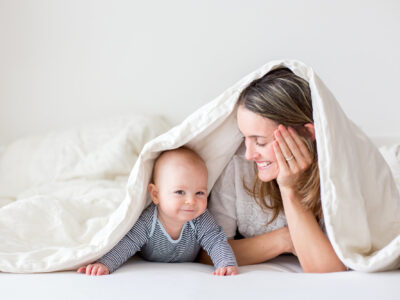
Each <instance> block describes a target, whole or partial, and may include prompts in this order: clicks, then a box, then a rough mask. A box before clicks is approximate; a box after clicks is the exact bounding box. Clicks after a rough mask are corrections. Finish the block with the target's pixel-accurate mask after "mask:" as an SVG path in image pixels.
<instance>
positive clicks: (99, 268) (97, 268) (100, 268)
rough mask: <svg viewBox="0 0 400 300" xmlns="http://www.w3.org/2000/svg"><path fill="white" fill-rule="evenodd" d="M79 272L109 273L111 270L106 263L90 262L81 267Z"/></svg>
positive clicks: (91, 273)
mask: <svg viewBox="0 0 400 300" xmlns="http://www.w3.org/2000/svg"><path fill="white" fill-rule="evenodd" d="M77 272H78V273H86V275H108V274H110V271H109V270H108V268H107V266H106V265H103V264H102V263H94V264H89V265H87V266H83V267H80V268H79V269H78V271H77Z"/></svg>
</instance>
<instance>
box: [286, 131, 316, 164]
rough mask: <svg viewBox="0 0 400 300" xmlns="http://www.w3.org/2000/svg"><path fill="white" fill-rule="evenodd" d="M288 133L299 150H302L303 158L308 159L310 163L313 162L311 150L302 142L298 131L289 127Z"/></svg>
mask: <svg viewBox="0 0 400 300" xmlns="http://www.w3.org/2000/svg"><path fill="white" fill-rule="evenodd" d="M288 132H289V133H290V135H291V136H292V139H293V140H294V141H295V143H296V145H297V147H298V149H299V150H300V152H301V154H302V156H303V157H304V158H305V159H307V160H308V161H312V155H311V153H310V150H309V149H308V148H307V146H306V145H305V143H304V142H303V141H302V139H301V138H300V136H299V135H298V133H297V132H296V130H294V129H293V128H291V127H288Z"/></svg>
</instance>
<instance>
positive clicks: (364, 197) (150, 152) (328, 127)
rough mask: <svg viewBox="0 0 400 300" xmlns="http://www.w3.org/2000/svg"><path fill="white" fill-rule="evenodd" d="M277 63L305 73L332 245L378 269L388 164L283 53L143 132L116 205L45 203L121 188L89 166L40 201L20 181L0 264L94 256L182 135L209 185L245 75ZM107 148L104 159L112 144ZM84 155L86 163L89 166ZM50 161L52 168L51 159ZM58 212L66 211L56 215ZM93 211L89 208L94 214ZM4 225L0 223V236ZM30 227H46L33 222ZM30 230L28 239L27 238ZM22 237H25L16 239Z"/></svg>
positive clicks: (44, 266)
mask: <svg viewBox="0 0 400 300" xmlns="http://www.w3.org/2000/svg"><path fill="white" fill-rule="evenodd" d="M280 66H286V67H288V68H290V69H291V70H292V71H293V72H294V73H295V74H297V75H299V76H300V77H302V78H304V79H306V80H307V81H308V82H309V83H310V88H311V94H312V99H313V106H314V121H315V129H316V139H317V147H318V154H319V166H320V176H321V187H322V188H321V192H322V206H323V212H324V216H325V226H326V230H327V234H328V237H329V239H330V241H331V242H332V245H333V247H334V249H335V251H336V253H337V254H338V256H339V258H340V259H341V260H342V261H343V262H344V263H345V264H346V265H347V266H349V267H350V268H352V269H354V270H362V271H380V270H388V269H393V268H397V267H399V257H400V238H399V234H400V222H399V221H400V196H399V192H398V190H397V188H396V185H395V183H394V180H393V176H392V174H391V172H390V169H389V167H388V165H387V164H386V162H385V160H384V159H383V157H382V156H381V154H380V153H379V151H378V149H377V148H376V147H375V146H374V145H373V144H372V142H370V140H369V139H368V138H367V137H366V136H365V134H363V133H362V132H361V130H359V129H358V128H357V127H356V126H355V125H354V124H353V123H352V122H351V121H350V120H349V119H348V118H347V117H346V115H345V114H344V112H343V111H342V110H341V108H340V106H339V104H338V103H337V101H336V100H335V98H334V96H333V95H332V94H331V93H330V92H329V90H328V89H327V88H326V87H325V85H324V84H323V83H322V81H321V80H320V79H319V78H318V77H317V75H316V74H315V73H314V71H313V70H312V69H311V68H309V67H307V66H305V65H304V64H303V63H301V62H298V61H293V60H285V61H273V62H270V63H268V64H266V65H264V66H262V67H261V68H260V69H258V70H256V71H254V72H253V73H251V74H249V75H248V76H246V77H244V78H243V79H242V80H240V81H239V82H238V83H236V84H235V85H234V86H233V87H231V88H229V89H228V90H227V91H225V92H224V93H223V94H222V95H220V96H219V97H218V98H216V99H215V100H214V101H212V102H210V103H208V104H207V105H205V106H203V107H202V108H200V109H199V110H197V111H196V112H194V113H193V114H192V115H190V116H189V117H188V118H187V119H186V120H184V121H183V122H182V123H181V124H180V125H179V126H176V127H174V128H172V129H171V130H169V131H168V132H166V133H164V134H162V135H161V136H158V137H157V138H155V139H153V140H151V141H150V142H148V143H147V144H146V145H145V146H144V148H143V150H142V151H141V153H140V155H139V157H138V159H137V161H136V163H135V165H134V167H133V169H132V171H131V173H130V176H129V179H128V184H127V195H126V197H125V199H123V200H122V201H121V202H120V203H119V202H118V203H115V204H113V201H112V200H109V203H110V205H111V206H113V208H115V210H114V212H113V213H112V214H110V215H101V214H100V215H101V216H100V217H96V218H89V217H88V215H90V213H91V212H92V211H84V212H83V213H81V204H80V203H79V201H76V202H75V203H76V206H72V207H65V206H64V207H63V206H58V207H56V208H53V206H52V204H53V203H54V201H51V200H52V197H54V196H57V195H59V194H63V195H67V196H74V197H75V199H78V200H79V199H80V200H85V197H82V196H80V192H81V191H83V190H84V191H86V192H87V193H90V191H91V189H93V190H96V185H102V186H101V187H102V191H103V192H102V193H99V194H97V195H96V196H97V197H94V198H92V199H93V200H92V201H93V202H92V203H93V205H96V203H97V201H96V200H97V199H98V197H99V196H100V195H101V198H102V199H110V198H111V199H114V197H115V198H118V197H119V196H120V194H121V189H119V188H115V185H116V184H117V183H116V182H118V181H112V184H111V183H110V182H109V181H107V184H110V186H108V185H106V186H103V185H104V184H105V183H104V181H100V182H97V181H95V182H94V183H93V181H91V180H89V179H91V178H92V179H93V178H97V177H96V176H95V175H94V174H92V173H91V172H88V173H85V172H83V173H82V174H83V175H82V174H81V173H76V172H75V173H74V172H72V171H70V173H69V174H72V175H70V177H68V178H70V182H67V181H63V182H62V183H58V182H56V183H53V184H49V185H46V186H45V187H47V189H48V190H46V189H42V190H39V192H42V193H43V192H48V193H49V195H50V197H47V198H46V199H47V201H37V200H36V199H37V197H38V196H36V195H37V194H38V193H37V191H34V190H32V189H30V190H29V189H28V191H29V192H28V193H27V194H26V195H27V199H28V200H27V201H15V202H13V203H12V204H11V205H10V204H9V205H6V206H4V207H3V208H2V209H1V211H0V214H1V215H0V222H2V224H1V227H0V230H1V232H0V237H1V240H2V244H3V240H4V238H6V241H7V242H6V245H7V246H3V245H1V246H0V247H1V250H0V255H1V256H0V258H1V259H0V270H2V271H10V272H46V271H55V270H61V269H74V268H76V267H77V266H79V265H81V264H83V263H87V262H91V261H93V260H95V259H97V258H99V257H101V256H102V255H103V254H105V253H106V252H107V251H109V250H110V249H111V248H112V247H113V246H114V245H115V244H116V243H117V242H118V241H119V240H120V239H121V238H122V237H123V236H124V235H125V233H126V232H128V231H129V229H130V228H131V227H132V226H133V224H134V223H135V221H136V220H137V218H138V217H139V215H140V213H141V212H142V210H143V209H144V208H145V206H146V204H148V203H149V202H148V199H147V184H148V182H149V180H150V177H151V171H152V166H153V162H154V159H155V158H156V157H157V156H158V154H159V153H160V152H161V151H163V150H167V149H173V148H177V147H179V146H182V145H185V144H187V145H188V146H189V147H191V148H193V149H194V150H195V151H197V152H198V153H199V154H200V155H201V156H202V157H203V159H204V160H205V161H206V164H207V166H208V169H209V182H208V187H209V189H211V188H212V186H213V184H214V183H215V181H216V179H217V178H218V176H219V175H220V174H221V172H222V170H223V169H224V167H225V166H226V165H227V163H228V162H229V161H230V159H231V158H232V156H233V155H234V153H235V152H236V150H237V148H238V147H239V145H240V143H241V142H242V136H241V134H240V132H239V131H238V129H237V126H236V113H235V108H236V100H237V97H238V95H239V93H240V92H241V91H242V90H243V88H244V87H246V86H247V85H248V84H249V83H250V82H251V81H253V80H254V79H257V78H260V77H262V76H263V75H264V74H266V73H267V72H268V71H270V70H272V69H274V68H277V67H280ZM49 146H51V144H49ZM120 146H121V145H120ZM122 148H123V146H122V147H121V150H123V149H122ZM6 153H7V151H6ZM107 154H108V155H109V156H108V157H109V159H110V160H111V159H112V158H113V154H112V152H109V153H107ZM4 155H5V154H4V153H3V156H4ZM98 160H99V161H98V163H97V164H98V166H99V167H101V165H102V164H106V165H107V166H110V165H109V162H108V161H107V160H106V159H103V158H102V157H98ZM45 162H46V161H45ZM92 164H93V163H89V165H90V166H92ZM45 165H46V164H45ZM47 165H48V164H47ZM39 169H40V168H39ZM49 169H51V170H58V169H59V168H58V166H57V165H56V164H50V166H49ZM83 169H84V170H85V168H83ZM3 170H5V169H3ZM7 170H12V169H11V168H7ZM30 171H31V172H34V173H35V172H36V170H30ZM4 172H5V171H4ZM6 175H7V174H6ZM6 175H2V176H3V177H1V178H4V176H6ZM87 176H89V179H88V178H87ZM34 177H36V176H34ZM40 178H41V180H44V179H45V177H40ZM22 179H24V178H22ZM0 181H2V180H0ZM43 182H46V180H44V181H43ZM30 183H31V181H29V180H23V181H21V183H20V184H21V186H28V187H29V186H30ZM88 183H89V184H88ZM92 183H93V185H91V184H92ZM121 184H122V183H121ZM71 185H77V189H75V190H74V189H73V190H74V193H71V192H70V193H68V191H71V190H70V189H71ZM65 190H66V191H67V192H65ZM117 190H118V192H117V194H118V196H115V195H113V191H117ZM14 203H15V205H14ZM8 207H10V208H11V207H13V211H12V213H11V214H10V213H7V212H6V211H4V210H6V209H7V208H8ZM66 208H68V209H69V212H68V210H67V209H66ZM94 209H95V208H94ZM66 212H68V213H67V216H63V215H64V214H66ZM75 213H76V214H77V215H78V216H79V218H78V217H76V216H75ZM57 214H58V215H57ZM98 214H99V212H98V211H95V216H97V215H98ZM59 215H61V216H63V220H69V219H73V220H74V222H73V223H70V224H69V223H67V222H66V223H65V224H60V223H58V221H59V219H58V218H59ZM54 216H57V218H54ZM17 220H18V221H17ZM75 220H76V221H75ZM88 220H89V221H88ZM34 221H37V222H41V226H39V225H33V224H35V223H34ZM85 222H86V223H85ZM82 224H85V225H86V227H85V228H86V229H87V230H86V231H84V232H79V231H77V230H76V229H77V228H80V227H79V226H84V225H82ZM29 225H30V226H31V227H32V228H30V227H29ZM78 225H79V226H78ZM4 228H7V230H6V233H7V235H6V236H5V235H4ZM38 229H41V230H43V231H44V230H46V231H47V233H46V234H45V232H38V231H37V230H38ZM96 230H97V231H96ZM60 234H61V235H62V236H63V237H64V236H65V237H66V238H68V239H70V243H67V244H66V245H65V244H63V243H59V240H58V237H59V235H60ZM85 234H91V235H92V238H91V239H87V238H86V239H85V237H86V235H85ZM40 237H42V239H41V238H40ZM32 238H34V239H35V244H32V242H31V241H30V240H29V239H32ZM21 241H26V245H23V246H24V247H22V246H21ZM71 244H73V245H74V246H73V247H72V246H70V245H71ZM26 249H28V250H26Z"/></svg>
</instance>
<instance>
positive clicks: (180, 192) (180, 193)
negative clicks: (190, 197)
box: [175, 190, 185, 195]
mask: <svg viewBox="0 0 400 300" xmlns="http://www.w3.org/2000/svg"><path fill="white" fill-rule="evenodd" d="M175 194H178V195H185V191H183V190H178V191H175Z"/></svg>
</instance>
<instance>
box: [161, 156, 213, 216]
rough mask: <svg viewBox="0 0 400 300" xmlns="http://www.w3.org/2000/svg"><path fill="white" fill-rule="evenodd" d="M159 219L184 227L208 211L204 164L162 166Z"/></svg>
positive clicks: (178, 163)
mask: <svg viewBox="0 0 400 300" xmlns="http://www.w3.org/2000/svg"><path fill="white" fill-rule="evenodd" d="M157 188H158V192H159V194H158V195H159V199H158V200H159V203H158V213H159V217H160V218H163V219H164V220H165V221H167V222H168V221H169V222H177V223H184V222H187V221H190V220H193V219H195V218H197V217H198V216H200V215H201V214H202V213H203V212H204V211H205V209H206V207H207V168H206V166H205V165H204V164H202V163H194V162H191V163H188V162H187V161H186V162H185V161H179V160H176V161H173V162H169V163H167V164H166V165H165V166H162V170H161V171H160V173H159V178H158V184H157Z"/></svg>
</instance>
